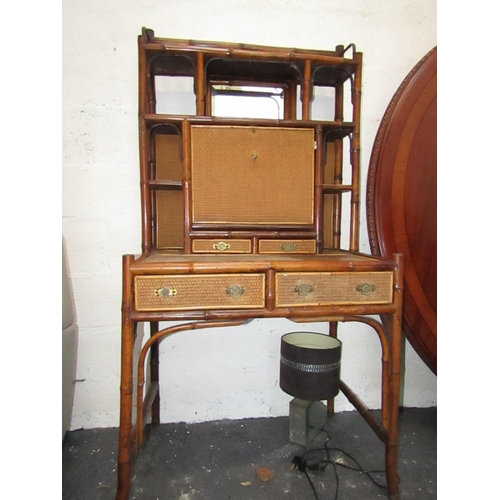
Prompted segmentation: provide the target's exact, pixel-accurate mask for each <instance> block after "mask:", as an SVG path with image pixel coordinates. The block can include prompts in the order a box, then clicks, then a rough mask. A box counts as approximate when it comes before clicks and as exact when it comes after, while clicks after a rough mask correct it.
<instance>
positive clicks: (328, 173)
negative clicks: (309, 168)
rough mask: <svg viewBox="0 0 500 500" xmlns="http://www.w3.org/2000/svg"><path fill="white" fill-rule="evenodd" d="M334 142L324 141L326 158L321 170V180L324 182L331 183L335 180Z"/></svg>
mask: <svg viewBox="0 0 500 500" xmlns="http://www.w3.org/2000/svg"><path fill="white" fill-rule="evenodd" d="M334 171H335V143H334V142H327V143H326V158H325V166H324V170H323V182H324V183H325V184H333V183H334V182H335V180H334V179H335V176H334Z"/></svg>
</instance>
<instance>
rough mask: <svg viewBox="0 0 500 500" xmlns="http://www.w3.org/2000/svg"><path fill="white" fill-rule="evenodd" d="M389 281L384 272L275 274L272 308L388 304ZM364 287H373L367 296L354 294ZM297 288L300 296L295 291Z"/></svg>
mask: <svg viewBox="0 0 500 500" xmlns="http://www.w3.org/2000/svg"><path fill="white" fill-rule="evenodd" d="M392 281H393V275H392V273H388V272H374V273H277V274H276V306H277V307H283V306H309V305H311V306H313V305H334V304H359V303H366V304H386V303H387V304H388V303H391V302H392ZM366 284H367V285H371V286H373V287H374V290H373V291H372V292H371V293H368V294H363V293H361V292H360V291H357V288H358V287H359V286H363V285H366ZM301 285H302V287H303V290H301V291H302V294H303V295H301V294H300V293H299V291H300V290H299V289H298V287H301ZM308 287H309V290H310V291H309V290H308Z"/></svg>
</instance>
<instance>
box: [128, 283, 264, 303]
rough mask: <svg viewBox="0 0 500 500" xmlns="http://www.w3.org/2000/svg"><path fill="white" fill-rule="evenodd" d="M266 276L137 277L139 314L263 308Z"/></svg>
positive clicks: (136, 297)
mask: <svg viewBox="0 0 500 500" xmlns="http://www.w3.org/2000/svg"><path fill="white" fill-rule="evenodd" d="M264 285H265V276H264V274H211V275H191V274H190V275H164V276H136V277H135V282H134V288H135V309H136V310H137V311H173V310H202V309H247V308H262V307H264Z"/></svg>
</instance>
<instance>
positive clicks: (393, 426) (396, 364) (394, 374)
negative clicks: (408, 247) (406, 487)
mask: <svg viewBox="0 0 500 500" xmlns="http://www.w3.org/2000/svg"><path fill="white" fill-rule="evenodd" d="M396 260H397V262H398V270H397V274H396V283H395V290H394V302H395V305H396V312H395V313H394V314H393V315H392V324H391V344H390V358H389V367H390V368H389V370H390V373H389V387H388V388H387V390H388V392H389V396H388V400H389V411H388V418H389V423H388V428H387V442H386V448H385V450H386V451H385V469H386V478H387V490H388V494H389V498H390V499H391V500H399V498H400V496H399V486H398V482H399V481H398V474H397V443H398V419H399V392H400V386H401V311H402V290H403V273H402V257H401V256H399V255H398V256H396Z"/></svg>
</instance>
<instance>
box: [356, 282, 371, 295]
mask: <svg viewBox="0 0 500 500" xmlns="http://www.w3.org/2000/svg"><path fill="white" fill-rule="evenodd" d="M374 291H375V286H374V285H370V284H369V283H363V284H362V285H358V286H357V287H356V292H359V293H360V294H361V295H370V294H371V293H372V292H374Z"/></svg>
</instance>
